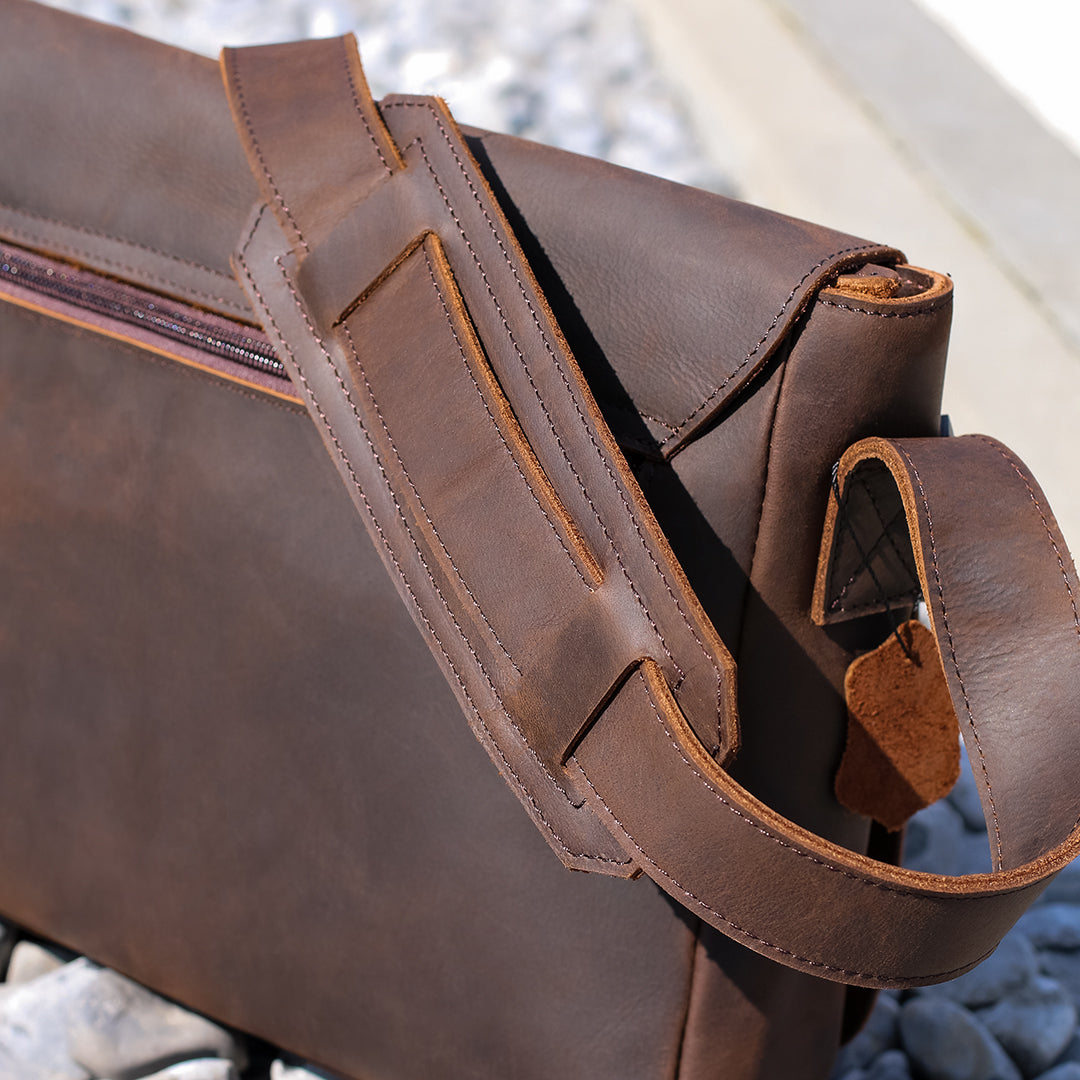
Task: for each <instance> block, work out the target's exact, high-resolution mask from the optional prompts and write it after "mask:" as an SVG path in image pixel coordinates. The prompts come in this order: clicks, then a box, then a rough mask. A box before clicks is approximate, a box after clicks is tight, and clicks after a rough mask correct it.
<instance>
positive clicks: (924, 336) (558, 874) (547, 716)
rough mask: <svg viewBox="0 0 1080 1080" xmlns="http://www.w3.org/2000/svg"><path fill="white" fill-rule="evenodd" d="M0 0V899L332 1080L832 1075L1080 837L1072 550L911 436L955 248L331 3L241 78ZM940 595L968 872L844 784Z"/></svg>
mask: <svg viewBox="0 0 1080 1080" xmlns="http://www.w3.org/2000/svg"><path fill="white" fill-rule="evenodd" d="M4 12H5V18H6V20H7V22H6V24H5V30H6V33H5V36H4V38H3V39H2V40H0V64H2V65H3V70H4V74H3V75H0V80H2V81H4V82H5V83H6V82H7V81H8V80H9V79H10V80H11V84H12V85H16V84H18V85H20V86H21V87H22V88H23V93H22V96H21V98H20V102H21V103H20V104H18V105H15V104H13V103H12V101H11V100H10V96H8V95H0V138H2V140H3V144H4V150H3V153H2V154H0V256H2V258H0V262H2V263H3V272H2V273H0V300H3V301H6V302H5V303H3V304H0V320H2V321H0V453H2V459H3V461H4V462H5V465H4V469H3V473H2V478H0V573H2V577H3V580H4V581H5V582H7V583H9V584H8V596H7V598H6V599H5V601H4V603H3V605H0V607H2V610H0V680H2V682H0V686H2V694H3V706H2V711H3V719H4V732H3V738H4V747H5V749H4V753H3V755H2V757H0V865H2V866H3V867H4V877H3V882H2V884H0V913H2V914H3V915H4V916H5V917H8V918H11V919H13V920H15V921H16V922H18V923H20V924H22V925H24V926H26V927H28V928H29V929H31V930H34V931H36V932H40V933H44V934H47V935H49V936H51V937H53V938H56V939H58V940H60V941H61V942H64V943H65V944H69V945H72V946H74V947H77V948H79V949H80V950H82V951H85V952H87V953H89V954H90V955H91V956H93V957H95V958H96V959H99V960H101V961H103V962H106V963H109V964H111V965H113V966H116V967H118V968H119V969H121V970H123V971H125V972H126V973H128V974H130V975H132V976H133V977H135V978H137V979H140V980H142V981H144V982H146V983H147V984H149V985H151V986H153V987H155V988H158V989H160V990H161V991H163V992H165V993H167V994H170V995H173V996H174V997H176V998H177V999H179V1000H181V1001H183V1002H185V1003H187V1004H189V1005H191V1006H193V1007H196V1008H198V1009H201V1010H203V1011H206V1012H207V1013H209V1014H211V1015H213V1016H215V1017H217V1018H220V1019H222V1020H224V1021H226V1022H228V1023H231V1024H233V1025H236V1026H238V1027H240V1028H242V1029H245V1030H248V1031H250V1032H253V1033H255V1034H257V1035H261V1036H263V1037H266V1038H269V1039H272V1040H274V1041H275V1042H278V1043H280V1044H282V1045H284V1046H286V1047H288V1048H290V1049H293V1050H295V1051H297V1052H298V1053H301V1054H303V1055H305V1056H307V1057H308V1058H310V1059H311V1060H314V1061H316V1062H320V1063H323V1064H325V1065H327V1066H328V1067H331V1068H333V1069H335V1070H338V1071H340V1072H342V1073H344V1074H345V1075H348V1076H351V1077H356V1078H360V1077H395V1078H399V1077H421V1076H427V1077H431V1076H438V1077H459V1076H460V1077H466V1076H468V1077H473V1076H480V1075H485V1076H486V1075H491V1076H501V1077H522V1078H526V1077H528V1078H532V1077H535V1078H541V1077H543V1078H550V1077H554V1076H559V1077H571V1076H574V1077H576V1076H581V1077H590V1078H594V1080H595V1078H598V1077H612V1078H614V1077H619V1078H624V1080H625V1078H628V1077H634V1078H637V1077H640V1078H642V1080H644V1078H654V1077H655V1078H659V1077H661V1076H671V1075H675V1073H676V1072H677V1074H678V1076H679V1077H681V1078H682V1080H697V1078H704V1077H708V1076H718V1075H723V1076H725V1077H736V1076H745V1077H750V1076H780V1075H788V1076H816V1075H821V1074H823V1073H824V1072H825V1071H826V1070H827V1068H828V1063H829V1059H830V1056H831V1054H832V1053H834V1052H835V1048H836V1045H837V1040H838V1038H839V1035H840V1031H841V1019H842V1014H843V1013H844V1009H845V1001H846V1007H847V1013H848V1021H849V1025H850V1024H851V1023H852V1022H856V1021H857V1020H858V1018H859V1017H860V1016H862V1015H864V1014H865V1008H866V1005H867V1001H868V1000H869V998H868V995H865V994H860V993H858V992H850V991H846V990H845V988H844V986H843V985H840V984H848V985H849V986H854V987H865V988H874V987H883V986H897V987H904V986H911V985H918V984H924V983H928V982H935V981H941V980H945V979H949V978H952V977H953V976H955V975H958V974H960V973H962V972H964V971H966V970H967V969H969V968H970V967H972V966H973V965H975V964H977V963H978V962H979V961H980V960H981V959H983V958H984V957H986V956H987V955H988V954H989V953H990V952H991V951H992V950H993V949H994V947H995V946H996V944H997V942H998V941H999V940H1000V938H1001V937H1002V935H1003V934H1004V933H1005V932H1006V931H1007V930H1008V929H1009V927H1010V926H1011V925H1012V924H1013V923H1014V922H1015V920H1016V919H1017V918H1018V917H1019V915H1020V914H1021V913H1022V912H1023V911H1024V910H1025V908H1026V907H1027V906H1028V905H1029V904H1030V903H1031V902H1032V900H1033V899H1035V898H1036V897H1037V896H1038V895H1039V893H1040V892H1041V890H1042V889H1043V888H1044V887H1045V885H1046V883H1047V882H1048V880H1049V878H1050V876H1052V875H1053V874H1054V873H1055V872H1056V871H1057V870H1059V869H1060V868H1061V867H1063V866H1064V865H1066V863H1068V862H1069V861H1070V860H1071V859H1072V858H1073V857H1074V856H1075V855H1076V854H1077V853H1078V852H1080V833H1078V831H1077V822H1078V818H1080V783H1077V780H1076V777H1077V776H1078V775H1080V726H1078V725H1077V724H1076V713H1077V703H1078V702H1080V616H1078V610H1077V596H1078V594H1080V584H1078V582H1077V578H1076V572H1075V570H1074V568H1073V565H1072V562H1071V559H1070V557H1069V554H1068V551H1067V548H1066V546H1065V543H1064V540H1063V539H1062V537H1061V535H1060V532H1059V530H1058V527H1057V524H1056V522H1055V520H1054V517H1053V514H1052V513H1051V511H1050V509H1049V507H1048V506H1047V503H1046V500H1045V498H1044V496H1043V495H1042V493H1041V492H1040V490H1039V488H1038V485H1037V484H1036V482H1035V481H1034V479H1033V478H1032V477H1031V475H1030V473H1029V472H1028V471H1027V469H1026V468H1025V467H1024V466H1023V464H1022V463H1021V462H1020V461H1019V460H1018V459H1017V458H1016V457H1015V456H1014V455H1013V454H1012V453H1011V452H1010V451H1009V450H1008V449H1006V448H1005V447H1004V446H1002V445H1001V444H1000V443H997V442H995V441H994V440H992V439H989V438H984V437H982V436H965V437H960V438H942V437H938V430H939V409H940V390H941V381H942V375H943V370H944V356H945V345H946V340H947V334H948V319H949V311H950V302H951V283H950V282H949V281H948V279H946V278H944V277H942V276H941V275H938V274H935V273H932V272H928V271H922V270H918V269H916V268H913V267H910V266H908V265H907V264H906V262H905V261H904V259H903V256H902V255H901V254H900V253H899V252H897V251H895V250H893V249H890V248H887V247H883V246H881V245H877V244H872V243H868V242H865V241H862V240H859V239H858V238H854V237H850V236H846V235H843V234H839V233H835V232H832V231H831V230H828V229H824V228H821V227H818V226H812V225H808V224H806V223H804V222H798V221H794V220H793V219H789V218H784V217H782V216H780V215H775V214H771V213H768V212H766V211H762V210H759V209H756V208H753V207H748V206H744V205H741V204H737V203H733V202H730V201H728V200H725V199H722V198H720V197H718V196H713V195H709V194H706V193H702V192H696V191H692V190H690V189H686V188H681V187H678V186H676V185H672V184H668V183H665V182H663V181H659V180H655V179H652V178H649V177H644V176H641V175H638V174H634V173H629V172H627V171H625V170H621V169H618V168H615V167H613V166H608V165H605V164H602V163H599V162H595V161H591V160H587V159H582V158H577V157H574V156H573V155H568V154H565V153H562V152H559V151H554V150H549V149H547V148H544V147H540V146H537V145H535V144H531V143H527V142H523V141H521V140H517V139H513V138H510V137H508V136H499V135H493V134H490V133H486V132H480V131H472V130H462V129H459V127H458V126H457V125H456V124H455V122H454V120H453V118H452V117H451V115H450V113H449V112H448V110H447V108H446V106H445V104H443V102H442V101H441V100H439V99H436V98H424V97H413V96H394V97H390V98H387V99H384V100H383V101H382V102H380V103H378V104H376V103H375V102H374V101H373V100H372V98H371V97H370V95H369V93H368V90H367V86H366V83H365V81H364V77H363V73H362V71H361V69H360V66H359V60H358V58H357V55H356V50H355V44H354V42H353V41H352V39H351V38H345V39H334V40H325V41H312V42H304V43H297V44H292V45H282V46H265V47H260V48H252V49H239V50H226V52H225V54H224V56H223V59H222V73H223V75H224V84H225V93H222V90H221V84H220V82H218V81H217V77H216V75H215V73H214V72H213V70H212V68H211V67H210V66H209V65H208V63H207V62H205V61H201V60H197V59H196V58H194V57H191V56H188V55H186V54H183V53H179V52H177V51H175V50H171V49H168V48H166V47H164V46H159V45H155V44H152V43H149V42H146V41H143V40H141V39H138V38H134V37H132V36H130V35H127V34H124V33H122V32H119V31H115V30H108V29H105V28H102V27H96V26H93V25H91V24H87V23H84V22H82V21H81V20H77V19H73V18H71V17H69V16H63V15H59V14H57V13H55V12H47V11H46V10H44V9H40V8H37V7H35V6H33V5H31V4H29V3H25V2H24V0H7V3H6V4H5V6H4ZM31 40H45V41H48V42H49V45H48V47H47V48H36V49H27V47H26V42H28V41H31ZM98 56H107V57H109V62H108V64H105V63H104V62H101V61H99V60H98V59H97V57H98ZM73 72H74V73H75V74H74V76H73V74H72V73H73ZM73 78H75V79H76V80H77V81H78V84H79V86H80V88H81V94H80V95H79V96H78V98H77V99H75V100H70V99H68V98H65V97H63V95H61V94H59V93H58V92H56V91H55V90H53V89H52V88H53V87H55V86H57V85H59V86H64V85H70V83H71V81H72V79H73ZM35 90H36V92H39V94H40V97H35V93H34V92H32V91H35ZM226 96H227V101H226ZM28 100H29V101H31V102H35V101H40V102H42V104H37V105H31V106H30V107H27V105H26V102H27V101H28ZM35 110H36V111H35ZM230 114H231V119H230ZM46 117H47V123H48V124H49V125H50V128H51V130H52V131H53V132H54V133H55V138H52V139H50V140H48V141H47V142H42V141H41V140H39V139H37V138H36V137H35V131H36V130H39V129H40V128H41V126H42V125H43V124H44V123H45V122H46ZM233 125H235V128H234V127H233ZM165 132H167V135H166V134H164V133H165ZM237 136H238V137H237ZM245 154H246V157H247V164H248V165H249V166H250V172H248V171H247V170H246V169H245V167H244V165H243V156H244V155H245ZM118 158H120V159H122V160H123V170H126V171H124V172H123V176H124V184H125V185H126V186H125V187H123V189H122V190H118V188H117V178H118V176H119V175H120V172H119V171H118V170H119V169H120V166H118V164H117V160H118ZM132 169H136V171H134V172H132V171H131V170H132ZM75 174H78V180H77V182H76V181H75ZM252 176H253V177H254V184H253V183H252ZM58 177H59V179H58ZM256 185H257V187H256ZM230 260H231V262H230ZM230 267H231V269H230ZM320 440H321V443H322V448H323V449H324V450H325V453H324V452H323V449H320V448H319V445H318V443H319V441H320ZM327 455H328V456H327ZM837 461H839V465H838V466H836V469H835V476H834V475H833V474H832V466H833V465H834V464H835V463H836V462H837ZM331 463H332V466H333V469H336V472H337V476H336V477H335V476H334V474H333V470H332V469H331V468H330V465H331ZM346 494H347V498H346ZM823 525H824V539H822V528H823ZM920 597H921V598H922V599H923V600H924V601H925V604H926V607H927V609H928V614H929V620H928V621H929V624H930V627H931V629H932V633H933V639H934V640H935V641H936V651H935V650H933V648H932V646H931V651H930V652H926V653H924V654H923V659H927V660H928V664H929V666H930V668H932V671H933V678H934V679H935V680H937V681H939V682H940V683H941V686H942V687H943V688H947V699H948V700H951V705H952V708H953V710H954V712H955V718H956V721H958V723H959V730H960V734H961V735H962V737H963V740H964V742H965V744H966V747H967V751H968V756H969V758H970V760H971V762H972V767H973V769H974V772H975V776H976V780H977V782H978V785H979V789H980V794H981V797H982V802H983V806H984V809H985V814H986V820H987V827H988V832H989V836H990V848H991V854H992V857H993V870H992V872H989V873H986V874H982V875H975V876H968V877H963V878H951V877H941V876H936V875H931V874H925V873H917V872H914V871H911V870H906V869H903V868H901V867H899V866H897V865H895V862H896V859H897V845H896V843H895V839H896V835H897V834H895V833H887V832H886V831H885V830H884V829H882V828H880V827H879V826H874V825H872V823H871V820H870V817H869V816H867V814H859V813H855V812H853V811H852V810H851V809H849V808H847V807H845V806H843V805H841V804H840V803H839V802H838V801H837V798H836V795H835V794H834V791H833V778H834V776H835V773H836V769H837V764H838V762H839V760H840V757H841V753H842V751H843V748H844V744H845V731H846V724H847V709H846V707H845V702H844V678H845V672H846V671H847V670H848V667H849V665H850V663H851V661H852V660H853V659H854V658H855V657H856V656H857V655H861V654H864V653H866V652H868V651H869V650H872V649H874V648H875V647H877V646H879V645H880V644H881V643H882V642H883V641H886V640H888V639H890V638H892V637H893V632H894V630H895V629H896V626H897V624H898V621H899V620H900V618H901V617H902V618H904V619H906V618H908V617H909V616H910V614H911V613H912V611H913V609H914V606H915V603H916V601H917V600H918V599H919V598H920ZM905 651H907V650H905ZM895 656H896V660H895V661H890V663H894V665H895V667H896V671H895V674H896V677H897V678H904V677H906V676H905V675H904V665H912V664H915V665H916V666H918V665H919V663H920V658H919V657H913V656H912V655H911V653H910V651H907V655H905V653H904V652H900V651H897V652H896V653H895ZM736 670H738V683H737V682H736ZM942 693H943V694H945V693H946V690H945V689H943V690H942ZM463 717H464V718H463ZM466 722H467V724H468V726H469V727H471V729H472V733H473V735H475V737H476V740H478V741H479V743H480V745H482V746H483V748H484V750H486V752H487V756H488V757H489V758H490V762H489V761H488V760H487V758H485V756H484V755H483V754H481V753H479V747H478V746H477V745H476V742H475V741H474V740H472V739H471V738H470V737H466V736H465V733H464V729H465V725H466ZM949 738H950V739H951V741H952V747H953V749H955V743H956V738H955V726H953V727H952V728H951V734H950V736H949ZM946 742H948V739H947V740H946ZM925 751H926V752H925V755H924V758H923V761H922V766H921V767H922V768H924V769H928V770H929V772H931V773H933V774H934V775H935V776H937V775H938V774H944V773H946V772H947V771H948V762H947V760H945V759H946V758H947V757H948V754H947V753H946V754H945V755H944V757H943V758H942V761H943V762H944V763H943V764H941V765H940V767H939V766H938V763H937V759H936V758H935V757H934V755H935V754H936V753H938V751H937V750H936V749H935V748H934V747H929V746H928V747H926V748H925ZM928 761H929V764H927V762H928ZM492 763H494V768H492ZM886 765H887V767H886V769H885V771H884V773H882V774H881V775H882V776H884V777H885V780H884V781H882V783H881V785H880V786H881V789H882V790H881V791H880V792H879V793H878V794H879V795H880V799H881V802H882V804H883V807H885V804H887V803H889V801H890V800H892V802H893V803H896V802H897V801H898V800H899V801H900V802H903V801H904V800H905V799H908V800H909V801H910V799H915V802H916V803H918V794H919V793H918V792H913V791H912V785H914V784H916V781H915V780H913V779H912V778H911V777H910V776H908V775H906V774H905V772H904V767H905V766H904V762H901V761H895V762H892V763H891V764H890V763H886ZM890 769H891V771H890ZM496 770H497V771H496ZM499 774H501V777H502V779H501V780H500V779H499ZM503 781H505V783H504V782H503ZM916 786H917V785H916ZM508 789H509V790H508ZM510 792H512V793H513V795H514V796H516V800H515V799H514V798H512V797H511V796H510ZM886 810H887V808H885V809H883V811H882V813H881V814H880V815H877V816H878V817H879V820H884V821H886V822H887V823H889V824H893V822H891V821H890V820H889V816H888V813H887V812H886ZM909 812H910V809H909V810H907V811H905V813H904V815H903V816H906V814H907V813H909ZM529 819H531V822H532V824H530V823H529ZM545 842H546V843H545ZM570 871H587V873H570ZM754 954H760V955H754ZM774 962H775V963H774ZM823 980H824V981H823ZM418 1031H422V1032H423V1038H418V1037H417V1035H416V1032H418Z"/></svg>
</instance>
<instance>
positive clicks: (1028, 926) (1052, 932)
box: [1016, 903, 1080, 949]
mask: <svg viewBox="0 0 1080 1080" xmlns="http://www.w3.org/2000/svg"><path fill="white" fill-rule="evenodd" d="M1016 926H1017V929H1018V930H1020V931H1021V932H1022V933H1024V934H1026V935H1027V936H1028V937H1029V938H1030V939H1031V943H1032V945H1034V946H1035V947H1036V948H1037V949H1080V905H1077V904H1066V903H1056V904H1039V905H1038V906H1036V907H1033V908H1032V909H1031V910H1030V911H1027V912H1025V913H1024V914H1023V915H1021V916H1020V920H1019V921H1018V922H1017V924H1016Z"/></svg>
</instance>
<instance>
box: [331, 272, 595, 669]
mask: <svg viewBox="0 0 1080 1080" xmlns="http://www.w3.org/2000/svg"><path fill="white" fill-rule="evenodd" d="M424 261H425V262H426V263H427V268H428V274H429V275H430V276H431V284H432V285H433V286H434V287H435V295H436V296H437V297H438V298H439V303H440V304H441V305H442V309H443V314H444V315H445V316H446V321H447V323H448V324H449V326H450V333H451V334H452V335H453V337H454V344H456V345H457V347H458V352H459V354H460V355H461V359H462V362H463V363H464V364H465V370H466V371H467V372H468V373H469V378H470V379H471V380H472V384H473V386H474V387H476V393H477V395H478V396H479V398H480V402H481V404H482V405H483V406H484V412H486V413H487V414H488V419H489V420H490V421H491V424H492V426H493V427H494V428H495V432H496V434H497V435H498V436H499V442H501V443H502V445H503V449H504V450H505V451H506V453H507V456H508V457H509V458H510V460H511V461H512V462H513V463H514V468H515V469H517V473H518V476H520V477H521V480H522V483H524V485H525V489H526V490H527V491H528V493H529V495H530V496H532V500H533V502H534V503H536V507H537V509H538V510H539V511H540V513H541V514H543V515H544V520H545V521H546V522H547V523H548V524H549V525H550V526H551V531H552V532H553V533H554V534H555V539H556V540H558V542H559V547H561V548H562V549H563V551H565V552H566V557H567V559H569V560H570V565H571V566H572V567H573V568H574V571H575V573H576V574H577V576H578V577H579V578H581V583H582V584H583V585H584V586H585V588H586V589H588V590H589V592H592V591H593V587H592V585H590V584H589V582H588V581H587V580H586V579H585V575H584V574H583V573H582V572H581V567H579V566H578V564H577V560H576V559H575V558H574V557H573V555H572V554H571V553H570V549H569V548H568V547H567V546H566V541H565V540H563V538H562V534H561V533H560V532H559V530H558V528H557V527H556V525H555V522H554V521H552V520H551V517H550V516H549V514H548V512H547V511H546V510H545V509H544V506H543V504H542V503H541V502H540V499H539V498H538V497H537V495H536V492H535V491H534V490H533V486H532V484H530V483H529V481H528V478H527V477H526V476H525V473H524V472H523V471H522V468H521V465H520V464H519V462H518V459H517V458H516V457H514V453H513V451H512V450H511V449H510V446H509V444H508V443H507V441H506V437H505V436H504V435H503V431H502V428H501V427H500V426H499V423H498V421H497V420H496V419H495V417H494V415H492V412H491V409H490V408H489V407H488V403H487V398H485V397H484V394H483V391H482V390H481V389H480V384H479V383H478V382H477V381H476V376H475V375H474V374H473V370H472V368H471V367H470V366H469V361H468V359H467V357H466V355H465V347H464V346H463V345H462V343H461V339H460V338H459V337H458V333H457V329H456V328H455V326H454V320H453V318H452V317H451V315H450V308H449V307H448V306H447V303H446V299H445V297H444V296H443V294H442V289H440V288H439V283H438V282H437V281H436V279H435V271H434V269H433V268H432V265H431V260H430V259H429V258H428V254H427V252H426V251H425V252H424ZM349 340H350V342H351V341H352V338H351V336H350V338H349ZM485 621H486V620H485ZM492 633H494V631H492ZM519 674H520V672H519Z"/></svg>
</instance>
